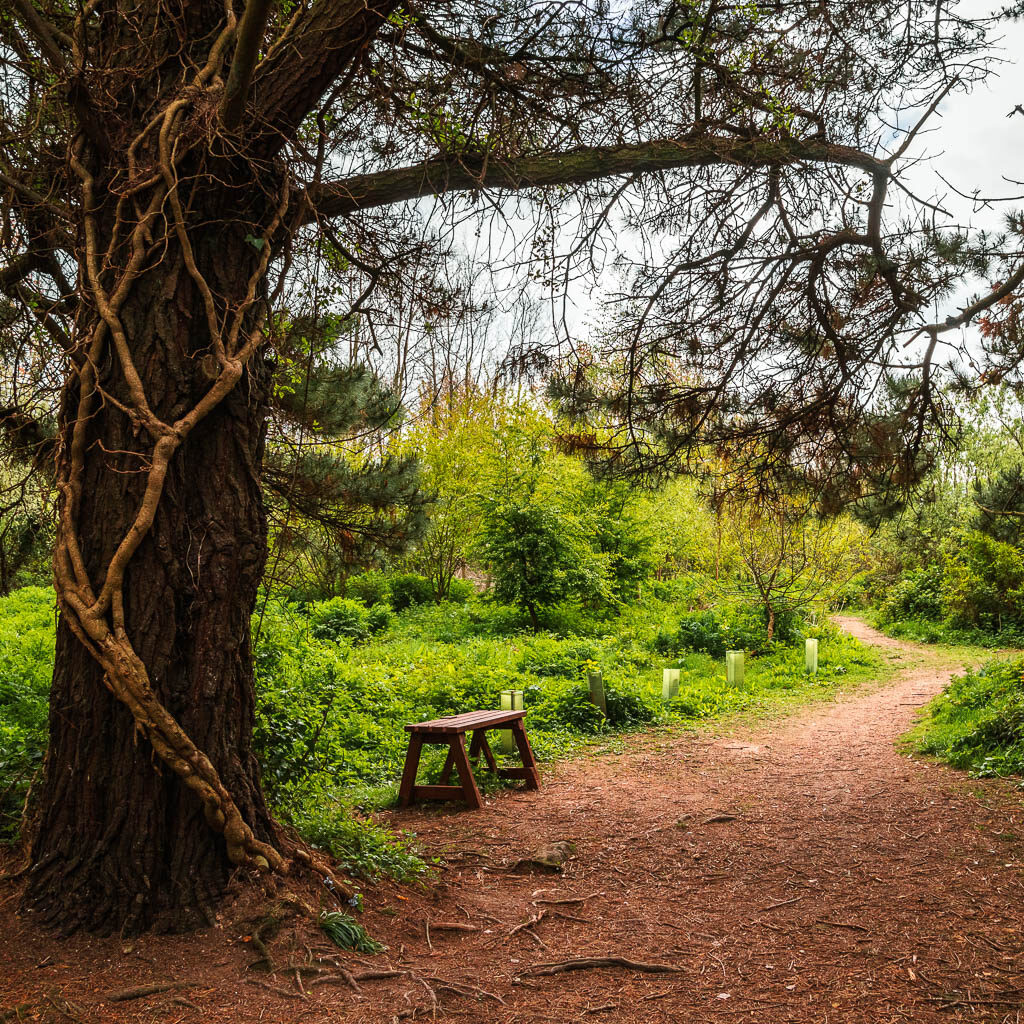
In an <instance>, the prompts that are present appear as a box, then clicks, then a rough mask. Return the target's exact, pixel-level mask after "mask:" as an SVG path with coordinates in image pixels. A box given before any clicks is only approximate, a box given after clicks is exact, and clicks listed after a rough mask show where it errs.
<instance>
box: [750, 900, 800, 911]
mask: <svg viewBox="0 0 1024 1024" xmlns="http://www.w3.org/2000/svg"><path fill="white" fill-rule="evenodd" d="M802 899H804V897H803V896H794V897H793V898H792V899H791V900H779V902H778V903H769V904H768V906H767V907H761V909H760V910H758V913H759V914H763V913H765V912H766V911H768V910H777V909H778V908H779V907H788V906H789V905H790V904H791V903H799V902H800V901H801V900H802Z"/></svg>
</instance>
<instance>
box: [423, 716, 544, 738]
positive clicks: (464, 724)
mask: <svg viewBox="0 0 1024 1024" xmlns="http://www.w3.org/2000/svg"><path fill="white" fill-rule="evenodd" d="M525 714H526V712H525V711H468V712H466V713H465V714H463V715H449V716H448V717H447V718H435V719H434V720H433V721H432V722H410V723H409V724H408V725H407V726H406V727H405V731H406V732H414V733H415V732H434V733H444V734H450V733H458V732H469V731H472V730H474V729H491V728H495V727H497V726H499V725H507V724H508V723H509V722H514V721H516V719H521V718H522V717H523V716H524V715H525Z"/></svg>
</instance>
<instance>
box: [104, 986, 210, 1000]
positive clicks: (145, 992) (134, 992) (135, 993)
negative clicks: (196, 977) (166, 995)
mask: <svg viewBox="0 0 1024 1024" xmlns="http://www.w3.org/2000/svg"><path fill="white" fill-rule="evenodd" d="M198 985H199V982H198V981H154V982H152V983H150V984H149V985H135V986H134V987H132V988H124V989H120V990H119V991H116V992H108V993H107V994H106V995H105V996H104V997H103V1001H104V1002H106V1003H126V1002H128V1001H129V1000H130V999H142V998H143V997H144V996H152V995H156V994H157V993H158V992H170V991H171V990H172V989H176V988H195V987H196V986H198Z"/></svg>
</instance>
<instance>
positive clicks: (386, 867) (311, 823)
mask: <svg viewBox="0 0 1024 1024" xmlns="http://www.w3.org/2000/svg"><path fill="white" fill-rule="evenodd" d="M283 815H284V816H285V817H287V819H288V821H289V823H290V824H291V825H292V826H293V827H294V828H295V829H296V830H297V831H298V832H299V834H300V835H301V836H302V837H303V838H304V839H305V840H306V841H307V842H309V843H312V844H313V845H314V846H316V847H318V848H320V849H321V850H326V851H327V852H328V853H330V854H331V856H332V857H334V858H335V859H336V860H337V862H338V864H339V865H340V867H341V869H342V870H343V871H345V872H346V873H347V874H349V875H352V876H353V877H356V878H365V879H367V880H369V881H375V880H377V879H379V878H382V877H384V876H385V875H386V876H388V877H390V878H394V879H396V880H397V881H400V882H414V881H417V880H418V879H421V878H423V877H424V876H425V875H427V874H428V873H429V872H430V870H431V868H430V865H429V864H427V862H426V861H425V860H424V859H423V857H422V856H421V855H420V853H419V851H418V850H417V848H416V846H415V844H414V842H413V839H412V837H410V836H409V835H407V834H406V833H398V832H394V831H392V830H391V829H388V828H385V827H384V826H382V825H378V824H377V823H376V822H375V821H373V820H372V819H370V818H358V817H356V816H355V815H354V814H353V812H352V811H351V809H350V808H348V807H347V806H346V804H345V802H344V799H343V794H340V793H337V792H331V791H326V792H325V791H323V790H320V789H318V788H317V787H315V786H314V787H312V788H310V789H307V790H306V791H305V792H304V793H303V794H302V797H301V799H300V800H298V802H297V804H296V805H294V806H292V807H290V808H287V809H286V810H284V811H283Z"/></svg>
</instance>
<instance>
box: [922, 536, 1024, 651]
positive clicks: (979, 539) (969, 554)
mask: <svg viewBox="0 0 1024 1024" xmlns="http://www.w3.org/2000/svg"><path fill="white" fill-rule="evenodd" d="M942 605H943V611H944V612H945V614H946V620H947V621H948V622H949V624H950V625H951V626H953V627H955V628H971V627H978V628H981V629H983V630H985V631H987V632H994V631H996V630H999V629H1002V628H1003V627H1004V626H1006V625H1009V624H1014V623H1017V622H1020V621H1021V620H1022V618H1024V554H1022V553H1021V552H1020V551H1019V550H1018V549H1017V548H1015V547H1012V546H1011V545H1009V544H1006V543H1004V542H1002V541H998V540H995V539H994V538H992V537H989V536H988V535H986V534H984V533H981V532H980V531H978V530H972V531H971V532H969V533H967V534H966V535H965V537H964V538H963V542H962V543H961V544H958V545H957V546H956V547H955V548H954V549H953V550H952V551H950V552H949V554H948V555H947V557H946V559H945V563H944V565H943V576H942Z"/></svg>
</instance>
